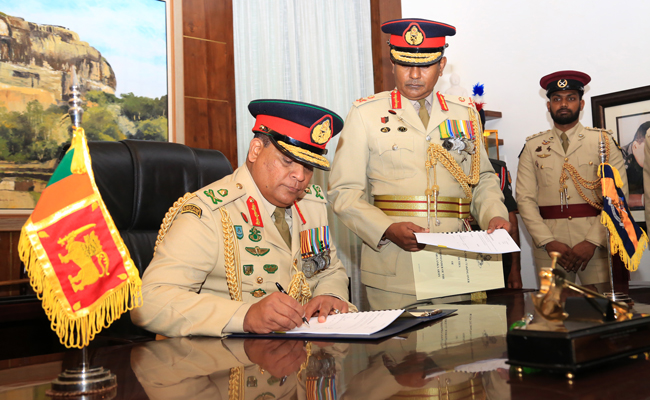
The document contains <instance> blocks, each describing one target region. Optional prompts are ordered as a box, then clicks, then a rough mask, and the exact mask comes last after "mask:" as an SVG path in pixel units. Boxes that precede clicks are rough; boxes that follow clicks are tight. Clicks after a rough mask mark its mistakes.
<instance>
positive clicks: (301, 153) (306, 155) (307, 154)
mask: <svg viewBox="0 0 650 400" xmlns="http://www.w3.org/2000/svg"><path fill="white" fill-rule="evenodd" d="M278 144H280V146H282V147H284V148H285V149H287V150H288V151H289V152H290V153H291V154H294V155H295V156H297V157H300V158H302V159H304V160H306V161H309V162H313V163H314V164H318V165H322V166H323V167H325V168H329V167H330V162H329V161H327V158H325V157H323V156H319V155H317V154H314V153H312V152H311V151H309V150H305V149H301V148H300V147H297V146H293V145H291V144H288V143H285V142H280V141H278Z"/></svg>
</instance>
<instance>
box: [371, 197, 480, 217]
mask: <svg viewBox="0 0 650 400" xmlns="http://www.w3.org/2000/svg"><path fill="white" fill-rule="evenodd" d="M433 203H434V202H433V196H431V201H430V204H431V213H432V214H433V209H434V204H433ZM374 205H375V207H377V208H379V209H380V210H382V211H383V212H384V214H386V215H391V216H399V217H426V216H427V196H392V195H381V196H375V199H374ZM469 205H470V200H469V199H461V198H458V197H444V196H438V217H440V218H460V219H465V218H469V217H470V213H469Z"/></svg>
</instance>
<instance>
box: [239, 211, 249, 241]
mask: <svg viewBox="0 0 650 400" xmlns="http://www.w3.org/2000/svg"><path fill="white" fill-rule="evenodd" d="M241 217H242V219H243V220H244V222H246V223H248V217H247V216H246V214H244V213H241ZM242 235H243V233H242ZM242 237H243V236H242ZM240 239H241V238H240Z"/></svg>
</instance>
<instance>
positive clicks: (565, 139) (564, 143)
mask: <svg viewBox="0 0 650 400" xmlns="http://www.w3.org/2000/svg"><path fill="white" fill-rule="evenodd" d="M560 139H562V148H563V149H564V154H566V149H568V148H569V137H568V136H567V135H566V133H564V132H562V134H561V135H560Z"/></svg>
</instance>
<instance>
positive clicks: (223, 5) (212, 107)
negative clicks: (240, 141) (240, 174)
mask: <svg viewBox="0 0 650 400" xmlns="http://www.w3.org/2000/svg"><path fill="white" fill-rule="evenodd" d="M183 52H184V60H183V67H184V77H183V79H184V91H185V99H184V100H185V144H186V145H188V146H192V147H201V148H207V149H217V150H220V151H221V152H222V153H224V155H225V156H226V157H228V159H229V160H230V163H231V164H232V166H233V168H237V129H236V127H237V126H236V114H235V56H234V45H233V20H232V0H219V1H217V0H185V1H183Z"/></svg>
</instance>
